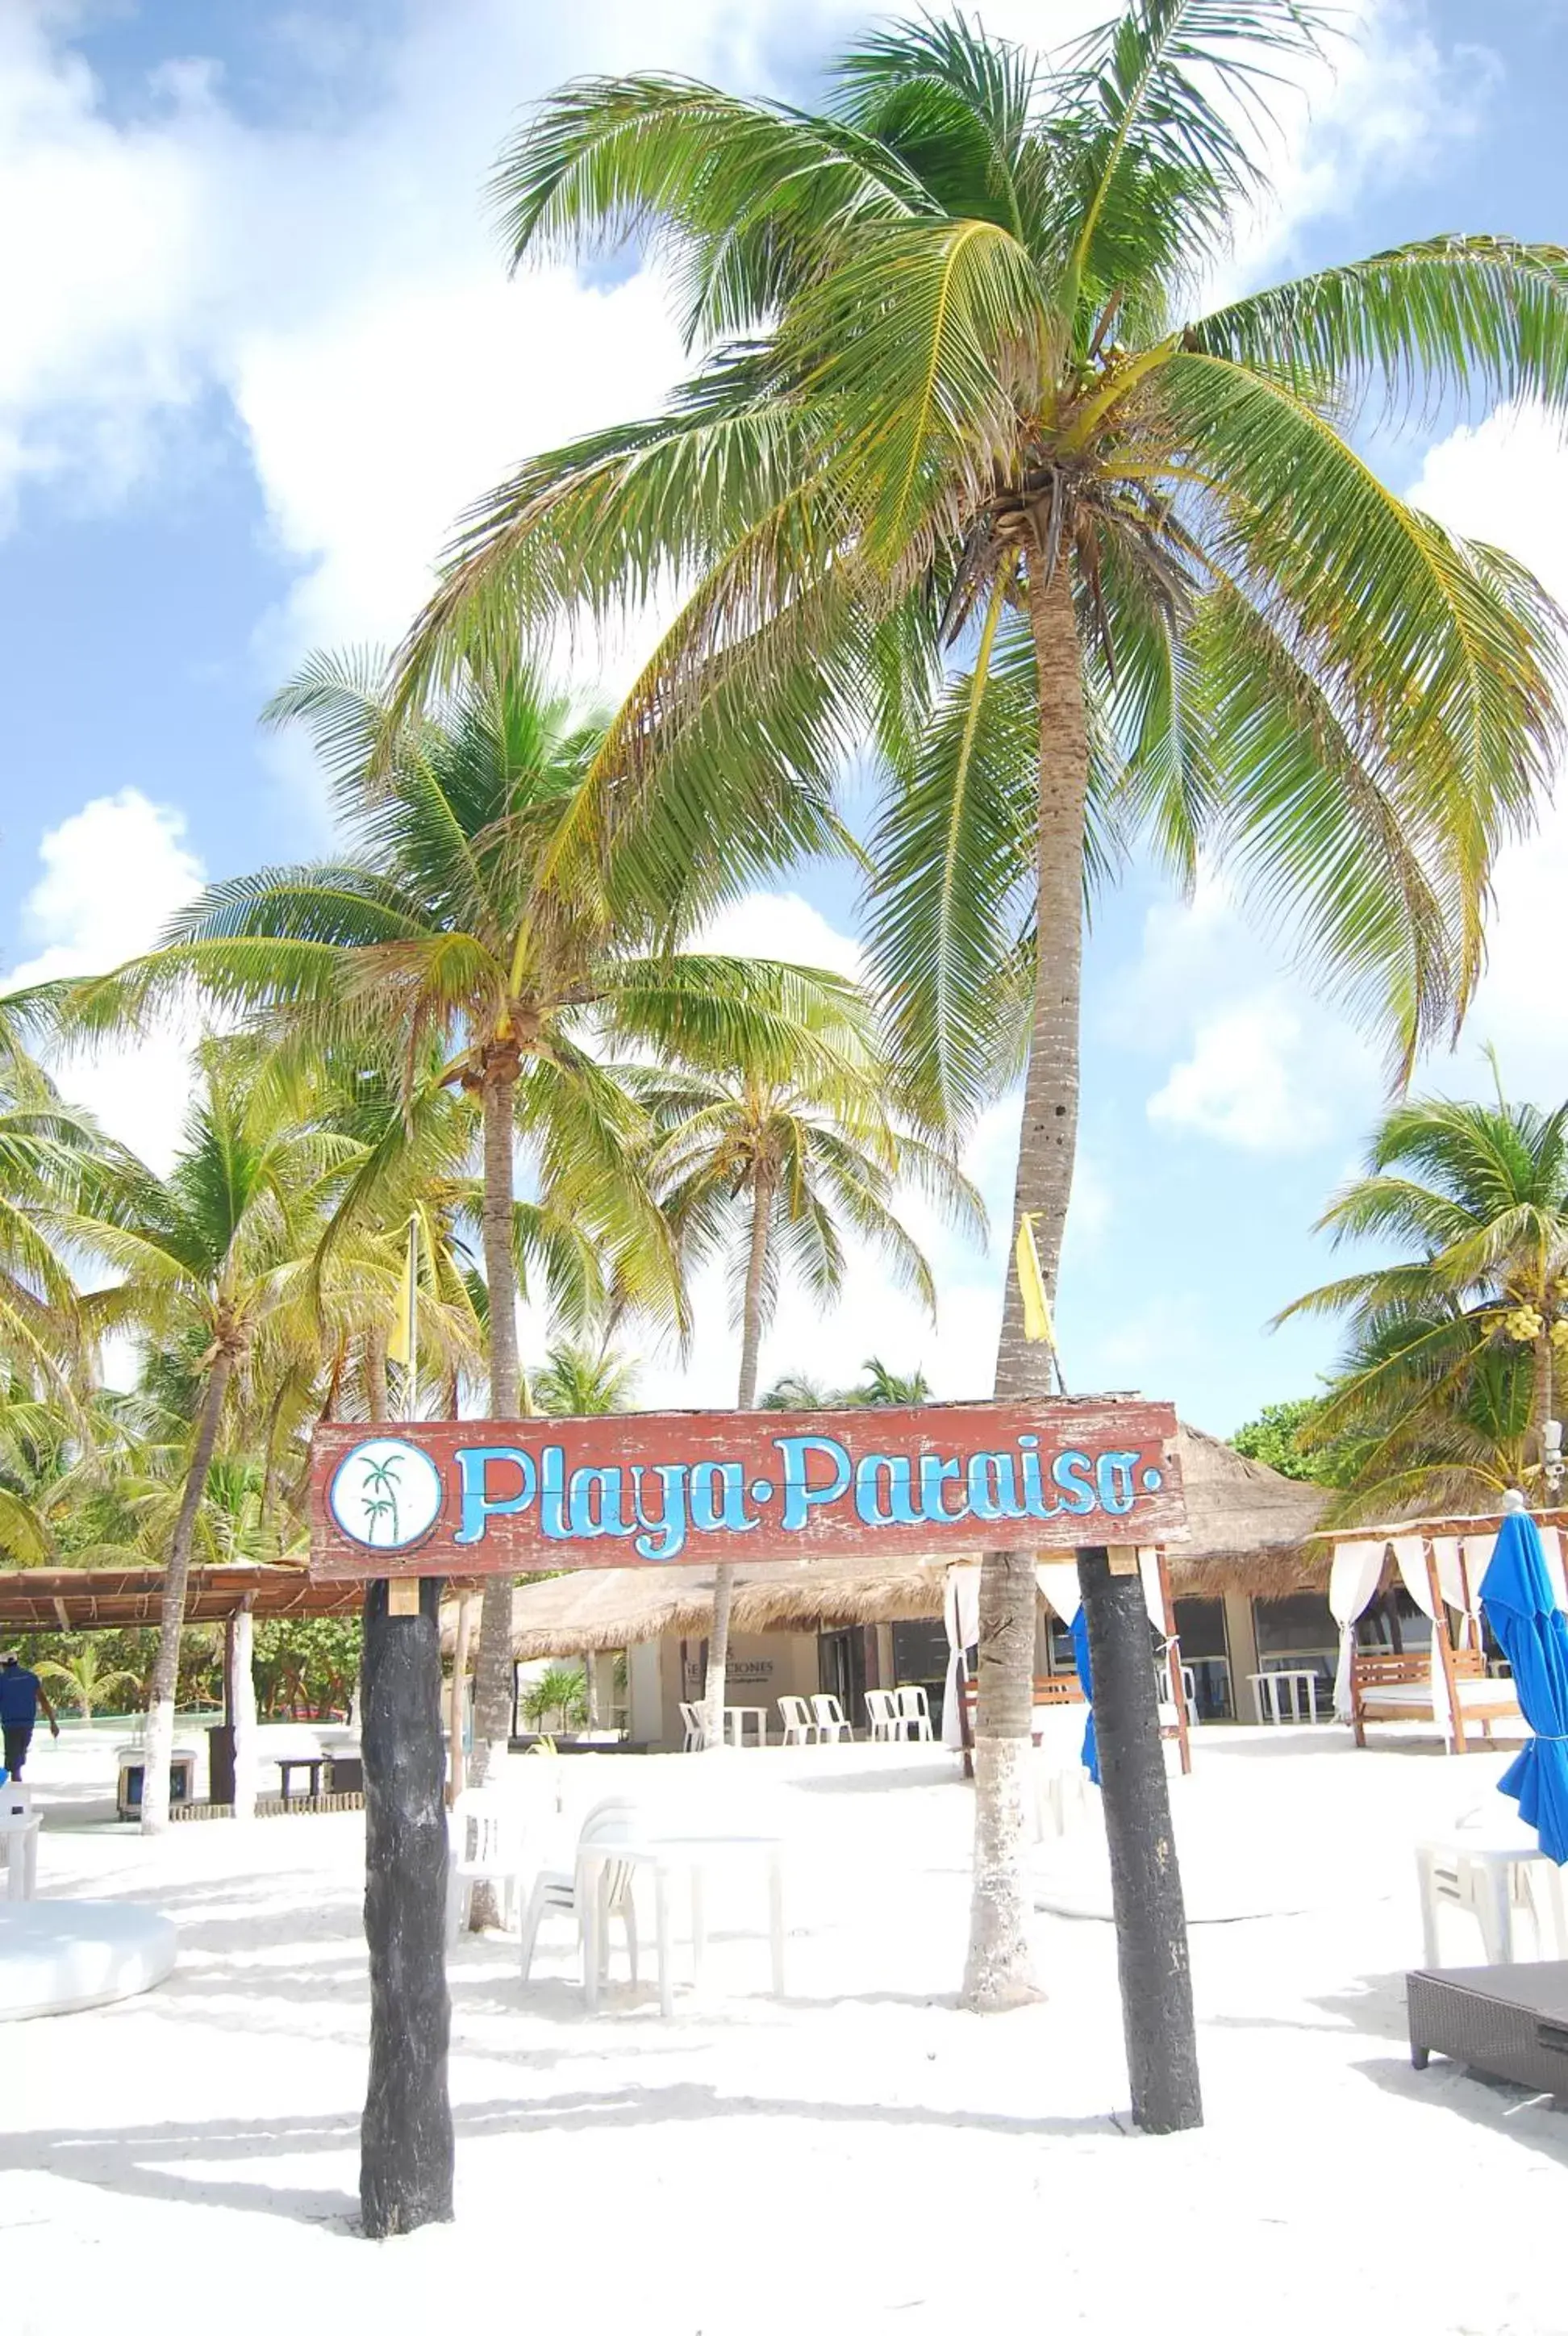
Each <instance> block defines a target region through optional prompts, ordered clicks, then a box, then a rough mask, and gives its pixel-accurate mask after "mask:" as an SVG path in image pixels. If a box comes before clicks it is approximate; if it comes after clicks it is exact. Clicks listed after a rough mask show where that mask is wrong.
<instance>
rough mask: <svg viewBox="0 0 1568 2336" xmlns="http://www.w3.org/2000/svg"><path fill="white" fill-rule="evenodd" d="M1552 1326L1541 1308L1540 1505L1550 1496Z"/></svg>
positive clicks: (1534, 1419) (1533, 1407) (1536, 1424)
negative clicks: (1548, 1427)
mask: <svg viewBox="0 0 1568 2336" xmlns="http://www.w3.org/2000/svg"><path fill="white" fill-rule="evenodd" d="M1552 1361H1553V1348H1552V1328H1551V1319H1550V1315H1549V1312H1548V1309H1547V1308H1546V1307H1544V1306H1543V1307H1542V1309H1541V1335H1540V1337H1539V1338H1537V1339H1536V1341H1535V1369H1534V1385H1533V1387H1532V1389H1531V1400H1530V1426H1531V1431H1532V1434H1533V1435H1534V1441H1535V1455H1534V1456H1535V1465H1536V1466H1537V1467H1538V1468H1539V1469H1540V1471H1541V1481H1540V1484H1539V1486H1538V1488H1537V1492H1536V1503H1537V1505H1538V1506H1540V1507H1542V1508H1544V1506H1545V1504H1546V1503H1547V1501H1548V1499H1549V1498H1550V1494H1548V1491H1547V1487H1546V1423H1547V1421H1548V1420H1549V1419H1550V1418H1551V1417H1552Z"/></svg>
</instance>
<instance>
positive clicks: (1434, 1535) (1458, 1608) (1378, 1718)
mask: <svg viewBox="0 0 1568 2336" xmlns="http://www.w3.org/2000/svg"><path fill="white" fill-rule="evenodd" d="M1504 1514H1505V1512H1502V1511H1493V1512H1490V1513H1488V1514H1479V1515H1466V1516H1449V1515H1445V1516H1429V1517H1399V1518H1397V1519H1395V1520H1394V1521H1393V1522H1392V1523H1388V1524H1374V1525H1368V1524H1360V1525H1355V1526H1349V1525H1347V1526H1345V1527H1344V1528H1343V1529H1342V1530H1341V1531H1340V1532H1339V1533H1334V1534H1332V1535H1324V1536H1322V1537H1321V1539H1320V1543H1319V1546H1320V1548H1322V1549H1324V1550H1325V1551H1326V1552H1329V1607H1330V1609H1331V1611H1332V1612H1333V1615H1334V1620H1335V1622H1336V1624H1337V1626H1338V1629H1339V1657H1338V1664H1337V1668H1336V1673H1335V1681H1334V1708H1335V1710H1336V1712H1337V1713H1338V1715H1339V1718H1341V1719H1342V1720H1344V1721H1345V1722H1346V1723H1347V1724H1348V1725H1349V1727H1351V1728H1354V1730H1355V1733H1356V1741H1357V1743H1358V1744H1359V1745H1365V1743H1366V1741H1367V1729H1368V1726H1370V1725H1373V1724H1376V1723H1378V1722H1391V1721H1404V1722H1405V1723H1407V1724H1408V1723H1410V1722H1412V1721H1415V1722H1421V1723H1426V1724H1428V1725H1433V1726H1437V1727H1439V1728H1442V1730H1443V1732H1444V1736H1445V1737H1446V1741H1447V1743H1448V1745H1449V1747H1450V1748H1451V1749H1452V1750H1453V1751H1455V1752H1464V1751H1466V1750H1467V1749H1468V1747H1469V1742H1470V1739H1471V1738H1472V1737H1474V1736H1475V1733H1476V1731H1477V1730H1479V1732H1480V1733H1481V1734H1482V1735H1483V1736H1484V1737H1486V1738H1487V1739H1488V1740H1489V1739H1490V1737H1491V1734H1492V1728H1493V1724H1494V1722H1495V1721H1497V1720H1500V1719H1503V1720H1515V1721H1516V1720H1518V1719H1519V1718H1520V1716H1521V1715H1520V1711H1519V1705H1518V1700H1517V1698H1516V1697H1515V1695H1514V1689H1513V1687H1512V1685H1511V1683H1510V1682H1509V1681H1508V1680H1507V1679H1500V1678H1496V1677H1494V1676H1492V1675H1490V1673H1489V1670H1488V1665H1487V1660H1486V1650H1485V1645H1484V1643H1483V1637H1482V1629H1481V1585H1482V1582H1483V1580H1484V1578H1485V1572H1486V1568H1487V1565H1488V1563H1489V1562H1490V1561H1491V1556H1492V1550H1493V1546H1494V1544H1495V1541H1496V1538H1497V1533H1498V1530H1499V1528H1500V1526H1501V1524H1502V1522H1503V1516H1504ZM1535 1523H1536V1524H1537V1525H1538V1526H1539V1528H1540V1532H1541V1543H1542V1551H1543V1554H1544V1559H1545V1562H1546V1569H1547V1573H1548V1576H1549V1578H1550V1579H1551V1581H1552V1582H1553V1588H1554V1590H1555V1593H1556V1597H1557V1601H1558V1603H1559V1605H1565V1604H1568V1587H1565V1582H1564V1569H1563V1540H1562V1530H1561V1529H1562V1527H1563V1525H1564V1524H1565V1523H1568V1509H1544V1510H1541V1511H1539V1512H1538V1513H1536V1515H1535ZM1320 1562H1321V1561H1320ZM1396 1588H1398V1589H1402V1590H1403V1591H1404V1592H1405V1594H1406V1596H1407V1599H1408V1600H1409V1601H1410V1603H1411V1605H1412V1606H1413V1607H1414V1608H1415V1609H1416V1610H1417V1611H1418V1612H1419V1613H1420V1614H1421V1615H1423V1616H1424V1617H1425V1618H1426V1621H1427V1624H1428V1625H1429V1630H1428V1634H1427V1642H1426V1644H1425V1645H1424V1646H1422V1647H1420V1648H1419V1649H1415V1650H1405V1649H1403V1648H1401V1647H1396V1648H1395V1649H1394V1650H1392V1651H1388V1650H1383V1649H1380V1648H1379V1649H1368V1648H1365V1647H1362V1646H1360V1645H1359V1643H1358V1640H1359V1626H1360V1625H1361V1622H1362V1618H1363V1616H1365V1615H1366V1614H1367V1612H1368V1610H1369V1609H1370V1608H1371V1607H1372V1605H1373V1604H1374V1601H1377V1600H1378V1598H1379V1597H1381V1598H1384V1599H1385V1600H1386V1599H1387V1598H1388V1596H1389V1594H1390V1593H1391V1592H1392V1591H1395V1589H1396ZM1450 1618H1452V1620H1450Z"/></svg>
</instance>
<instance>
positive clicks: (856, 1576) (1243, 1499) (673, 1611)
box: [512, 1426, 1328, 1662]
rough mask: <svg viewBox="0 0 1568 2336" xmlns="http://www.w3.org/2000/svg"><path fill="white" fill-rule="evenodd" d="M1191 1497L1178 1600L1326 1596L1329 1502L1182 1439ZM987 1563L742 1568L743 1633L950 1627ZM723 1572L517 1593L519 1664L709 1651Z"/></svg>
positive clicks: (603, 1576) (610, 1579)
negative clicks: (693, 1642)
mask: <svg viewBox="0 0 1568 2336" xmlns="http://www.w3.org/2000/svg"><path fill="white" fill-rule="evenodd" d="M1177 1436H1178V1444H1179V1448H1180V1451H1181V1458H1182V1480H1183V1485H1184V1486H1185V1489H1186V1496H1187V1523H1188V1539H1187V1540H1186V1541H1185V1542H1184V1543H1180V1544H1179V1545H1178V1544H1174V1543H1173V1545H1172V1548H1171V1552H1170V1562H1171V1575H1172V1583H1173V1587H1174V1590H1175V1592H1176V1595H1177V1596H1178V1597H1193V1598H1213V1597H1220V1596H1222V1595H1223V1593H1224V1591H1227V1590H1242V1591H1250V1592H1251V1594H1252V1595H1253V1596H1254V1597H1261V1598H1278V1597H1284V1596H1287V1595H1288V1594H1289V1593H1290V1591H1295V1590H1300V1589H1321V1588H1322V1587H1323V1585H1324V1584H1325V1583H1326V1582H1327V1580H1328V1561H1327V1557H1326V1554H1322V1553H1318V1554H1314V1553H1313V1552H1310V1550H1309V1549H1308V1548H1307V1547H1306V1543H1307V1540H1308V1536H1309V1535H1310V1533H1312V1532H1313V1531H1314V1529H1315V1528H1316V1526H1317V1525H1318V1523H1319V1522H1320V1519H1321V1516H1322V1513H1323V1506H1324V1501H1325V1497H1326V1496H1325V1494H1324V1493H1323V1491H1322V1490H1321V1488H1320V1486H1318V1485H1315V1484H1296V1483H1293V1482H1292V1481H1291V1480H1290V1478H1289V1477H1287V1476H1281V1475H1278V1474H1277V1473H1276V1471H1275V1470H1274V1469H1272V1468H1267V1467H1264V1466H1263V1465H1262V1464H1261V1462H1259V1461H1256V1460H1244V1459H1243V1458H1242V1455H1241V1454H1240V1453H1239V1452H1233V1451H1232V1449H1231V1446H1230V1445H1228V1444H1222V1443H1221V1442H1220V1440H1219V1438H1218V1437H1217V1436H1205V1435H1204V1434H1203V1432H1202V1430H1201V1429H1199V1428H1195V1427H1186V1426H1183V1427H1181V1428H1179V1429H1178V1431H1177ZM966 1554H968V1555H970V1556H972V1557H978V1555H979V1552H962V1551H957V1550H942V1551H940V1552H934V1551H933V1552H931V1554H930V1556H925V1557H919V1558H909V1559H905V1560H903V1561H901V1562H900V1563H898V1564H895V1565H888V1564H886V1563H883V1562H878V1561H877V1560H876V1559H874V1558H872V1559H856V1558H815V1559H799V1560H796V1561H794V1562H783V1563H774V1564H768V1565H738V1566H737V1567H736V1568H735V1607H734V1611H733V1613H732V1616H731V1628H732V1630H734V1631H735V1634H736V1635H737V1637H738V1636H745V1635H748V1634H750V1633H752V1632H754V1631H759V1630H842V1629H844V1628H847V1627H848V1626H850V1625H852V1624H856V1623H870V1622H909V1621H918V1620H920V1619H921V1618H925V1617H934V1616H937V1615H940V1612H941V1611H942V1588H943V1583H944V1581H945V1578H946V1574H947V1569H948V1567H949V1566H950V1565H951V1564H953V1563H954V1562H956V1561H957V1560H959V1559H960V1558H961V1557H963V1556H964V1555H966ZM713 1582H714V1577H713V1572H712V1569H711V1568H707V1567H698V1566H673V1565H672V1566H670V1567H668V1568H667V1569H663V1570H659V1571H657V1572H656V1571H654V1570H652V1569H648V1570H643V1571H640V1572H631V1571H629V1570H628V1569H626V1568H617V1569H616V1570H614V1571H613V1572H612V1571H604V1572H599V1571H594V1572H588V1571H585V1572H580V1573H568V1574H561V1575H559V1576H558V1577H557V1578H556V1579H555V1580H554V1581H552V1582H533V1583H531V1584H530V1586H529V1587H528V1588H526V1589H523V1590H519V1591H515V1592H514V1593H513V1597H512V1653H513V1655H514V1656H515V1658H516V1659H517V1660H518V1661H520V1662H523V1661H528V1660H531V1659H533V1658H535V1657H538V1656H541V1655H574V1654H589V1653H594V1652H596V1651H599V1650H603V1649H607V1648H611V1647H629V1646H636V1645H638V1644H640V1643H641V1642H642V1641H643V1640H648V1639H662V1638H666V1637H673V1638H684V1639H702V1638H706V1636H707V1631H708V1626H709V1624H710V1622H711V1621H712V1619H713Z"/></svg>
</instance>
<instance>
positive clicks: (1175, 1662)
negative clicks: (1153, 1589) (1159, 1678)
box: [1154, 1543, 1193, 1776]
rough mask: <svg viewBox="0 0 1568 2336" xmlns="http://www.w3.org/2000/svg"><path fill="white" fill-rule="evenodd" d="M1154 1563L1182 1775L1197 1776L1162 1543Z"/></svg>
mask: <svg viewBox="0 0 1568 2336" xmlns="http://www.w3.org/2000/svg"><path fill="white" fill-rule="evenodd" d="M1154 1563H1155V1566H1156V1568H1157V1570H1158V1572H1159V1577H1160V1604H1161V1606H1162V1608H1163V1609H1164V1616H1165V1663H1166V1668H1167V1669H1168V1670H1169V1672H1170V1675H1171V1696H1172V1699H1173V1700H1174V1704H1175V1707H1176V1744H1177V1747H1178V1749H1179V1750H1180V1752H1181V1756H1182V1774H1183V1776H1191V1775H1192V1773H1193V1746H1192V1739H1191V1737H1190V1736H1189V1734H1188V1729H1187V1694H1186V1689H1185V1686H1184V1685H1183V1679H1182V1642H1181V1640H1180V1639H1179V1638H1178V1637H1177V1635H1176V1601H1175V1598H1174V1594H1173V1592H1172V1590H1171V1567H1170V1561H1169V1560H1168V1559H1167V1557H1166V1555H1165V1550H1164V1543H1161V1544H1160V1546H1159V1548H1158V1549H1156V1551H1155V1552H1154Z"/></svg>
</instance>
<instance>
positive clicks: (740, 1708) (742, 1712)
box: [724, 1703, 767, 1751]
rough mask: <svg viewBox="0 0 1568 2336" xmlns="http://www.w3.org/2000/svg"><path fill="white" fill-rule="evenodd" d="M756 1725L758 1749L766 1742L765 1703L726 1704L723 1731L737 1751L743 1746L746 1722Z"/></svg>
mask: <svg viewBox="0 0 1568 2336" xmlns="http://www.w3.org/2000/svg"><path fill="white" fill-rule="evenodd" d="M748 1719H750V1720H754V1721H755V1724H756V1740H757V1744H758V1746H759V1747H761V1746H762V1745H765V1743H766V1742H767V1706H766V1704H765V1703H726V1706H725V1708H724V1724H725V1730H726V1734H727V1736H728V1737H729V1740H730V1742H731V1743H732V1744H733V1745H734V1746H735V1748H736V1750H737V1751H739V1750H741V1749H743V1748H744V1747H745V1724H746V1721H747V1720H748Z"/></svg>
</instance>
